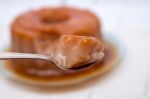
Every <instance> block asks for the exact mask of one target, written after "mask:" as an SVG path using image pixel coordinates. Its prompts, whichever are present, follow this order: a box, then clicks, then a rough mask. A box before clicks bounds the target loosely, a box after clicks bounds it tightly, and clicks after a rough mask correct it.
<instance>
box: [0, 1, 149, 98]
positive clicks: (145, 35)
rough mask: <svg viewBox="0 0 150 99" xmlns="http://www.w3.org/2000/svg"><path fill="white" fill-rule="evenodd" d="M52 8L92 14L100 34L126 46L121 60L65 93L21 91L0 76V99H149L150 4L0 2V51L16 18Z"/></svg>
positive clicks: (7, 39) (135, 2)
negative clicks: (103, 74)
mask: <svg viewBox="0 0 150 99" xmlns="http://www.w3.org/2000/svg"><path fill="white" fill-rule="evenodd" d="M56 5H57V6H59V5H70V6H75V7H83V8H87V9H90V10H92V11H93V12H95V13H96V14H97V15H98V16H99V17H100V18H101V20H102V23H103V30H104V31H107V32H111V33H113V34H114V35H115V36H116V37H118V38H120V40H122V42H123V43H124V45H125V46H126V50H127V53H126V56H125V58H124V60H123V61H122V63H121V64H120V65H119V66H118V67H117V68H116V69H114V70H113V71H112V72H111V73H109V74H108V75H107V76H106V77H103V78H102V79H101V80H98V81H97V82H96V83H94V84H90V85H89V86H88V87H81V88H78V89H77V88H76V90H70V91H65V92H58V91H55V90H54V89H49V90H44V91H40V89H39V88H37V89H31V88H30V89H29V88H25V86H24V87H23V86H19V85H17V84H15V83H12V82H10V81H9V80H7V79H6V78H5V77H4V76H2V75H0V99H150V0H0V48H2V46H5V44H6V42H9V38H10V37H9V25H10V22H11V21H12V19H13V18H14V17H15V16H16V15H17V14H19V13H20V12H22V11H24V10H28V9H31V8H34V7H35V8H36V7H39V6H56Z"/></svg>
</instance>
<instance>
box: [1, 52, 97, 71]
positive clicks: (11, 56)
mask: <svg viewBox="0 0 150 99" xmlns="http://www.w3.org/2000/svg"><path fill="white" fill-rule="evenodd" d="M9 59H34V60H45V61H49V62H51V63H53V64H55V65H56V66H57V67H58V68H59V69H62V70H76V71H77V70H82V69H87V68H88V67H91V66H92V65H93V64H95V63H97V62H98V61H95V62H92V63H87V64H84V65H82V66H80V67H79V68H64V67H63V66H58V65H57V64H56V63H55V62H54V61H53V58H52V57H50V56H48V55H42V54H30V53H17V52H2V53H0V60H9Z"/></svg>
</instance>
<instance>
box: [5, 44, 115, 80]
mask: <svg viewBox="0 0 150 99" xmlns="http://www.w3.org/2000/svg"><path fill="white" fill-rule="evenodd" d="M104 53H105V56H104V58H103V60H102V61H100V62H99V63H96V64H94V65H93V66H91V67H90V68H87V69H85V70H82V71H77V72H72V71H63V70H58V71H49V72H51V73H49V72H48V73H46V74H45V75H44V74H43V75H39V74H38V73H36V72H35V73H30V72H29V71H30V70H31V69H32V67H31V68H24V67H23V66H20V68H19V66H15V65H14V64H13V62H14V61H13V62H12V61H7V62H6V68H7V69H8V70H10V71H11V72H13V73H15V74H17V75H19V76H20V77H22V78H25V79H28V80H32V81H38V82H39V81H40V82H61V81H68V80H76V79H79V80H80V78H83V79H84V78H90V77H93V75H94V76H95V75H100V74H102V73H104V72H106V71H107V70H109V69H111V68H112V67H113V65H114V63H115V62H116V59H117V50H116V48H115V47H114V46H113V45H112V44H110V43H107V44H105V50H104ZM30 61H31V60H30ZM32 61H33V60H32ZM25 67H27V66H25ZM36 71H38V69H37V70H36Z"/></svg>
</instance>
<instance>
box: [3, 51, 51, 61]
mask: <svg viewBox="0 0 150 99" xmlns="http://www.w3.org/2000/svg"><path fill="white" fill-rule="evenodd" d="M8 59H38V60H48V56H46V55H41V54H29V53H17V52H1V53H0V60H8Z"/></svg>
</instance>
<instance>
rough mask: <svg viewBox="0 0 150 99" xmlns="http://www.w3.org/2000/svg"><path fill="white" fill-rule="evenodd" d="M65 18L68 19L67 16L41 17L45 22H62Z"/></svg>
mask: <svg viewBox="0 0 150 99" xmlns="http://www.w3.org/2000/svg"><path fill="white" fill-rule="evenodd" d="M66 20H68V17H67V16H63V17H62V16H57V17H56V16H55V17H51V18H49V17H44V18H42V22H44V23H46V24H54V23H62V22H65V21H66Z"/></svg>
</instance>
